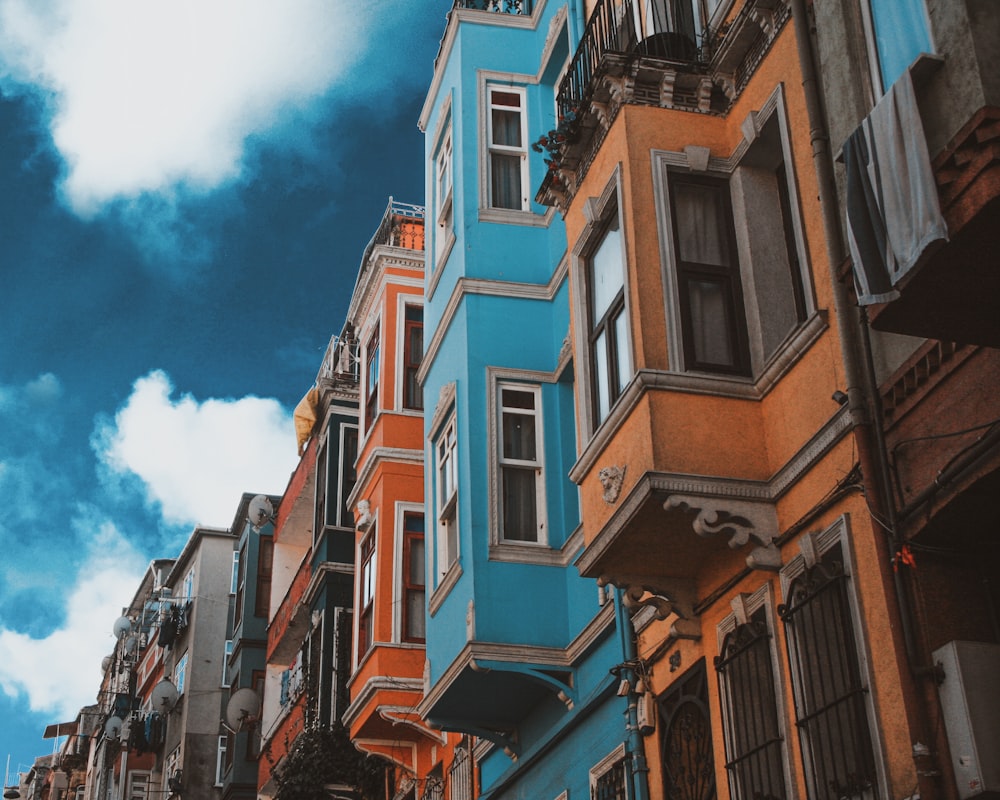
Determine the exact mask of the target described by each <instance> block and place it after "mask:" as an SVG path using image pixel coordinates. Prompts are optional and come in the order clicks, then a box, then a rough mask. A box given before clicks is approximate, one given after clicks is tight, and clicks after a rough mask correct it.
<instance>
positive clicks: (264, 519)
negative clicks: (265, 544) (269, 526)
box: [247, 494, 274, 533]
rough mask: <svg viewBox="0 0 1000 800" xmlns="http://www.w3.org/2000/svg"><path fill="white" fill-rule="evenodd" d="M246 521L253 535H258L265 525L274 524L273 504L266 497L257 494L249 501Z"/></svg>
mask: <svg viewBox="0 0 1000 800" xmlns="http://www.w3.org/2000/svg"><path fill="white" fill-rule="evenodd" d="M247 521H249V523H250V527H251V528H253V532H254V533H260V529H261V528H263V527H264V525H265V523H268V522H274V504H273V503H272V502H271V500H270V498H269V497H268V496H267V495H264V494H259V495H257V496H256V497H254V498H253V500H251V501H250V505H249V506H248V508H247Z"/></svg>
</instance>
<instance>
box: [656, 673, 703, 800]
mask: <svg viewBox="0 0 1000 800" xmlns="http://www.w3.org/2000/svg"><path fill="white" fill-rule="evenodd" d="M707 683H708V682H707V680H706V671H705V661H704V659H703V660H701V661H699V662H698V664H696V665H695V666H694V667H692V668H691V669H689V670H688V671H687V672H686V673H685V674H684V676H683V677H681V678H680V679H679V680H677V681H676V682H674V684H673V685H672V686H671V687H670V689H669V690H668V691H667V692H666V694H664V695H663V696H662V697H661V698H659V711H660V723H661V724H660V737H661V738H660V748H661V751H660V754H661V763H662V765H663V788H664V792H665V794H666V797H667V798H669V800H715V795H716V793H715V757H714V755H713V753H712V726H711V723H710V721H709V716H708V686H707Z"/></svg>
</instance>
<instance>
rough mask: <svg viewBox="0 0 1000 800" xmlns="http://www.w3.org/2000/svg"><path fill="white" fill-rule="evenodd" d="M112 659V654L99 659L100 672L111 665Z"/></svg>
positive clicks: (106, 669) (105, 670)
mask: <svg viewBox="0 0 1000 800" xmlns="http://www.w3.org/2000/svg"><path fill="white" fill-rule="evenodd" d="M114 660H115V659H114V657H113V656H104V658H102V659H101V672H107V671H108V667H110V666H111V662H112V661H114Z"/></svg>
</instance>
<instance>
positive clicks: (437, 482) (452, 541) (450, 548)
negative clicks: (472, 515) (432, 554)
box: [433, 410, 460, 585]
mask: <svg viewBox="0 0 1000 800" xmlns="http://www.w3.org/2000/svg"><path fill="white" fill-rule="evenodd" d="M433 448H434V510H435V520H436V527H437V537H436V538H437V548H436V552H437V570H435V576H436V583H437V585H440V584H441V583H442V582H443V578H444V576H445V575H447V574H448V572H450V571H451V569H452V567H454V565H455V564H457V563H458V562H459V556H460V544H459V540H460V531H459V520H458V487H459V477H458V418H457V414H456V413H455V412H454V410H453V411H452V412H451V414H450V416H449V417H448V419H447V420H446V421H445V423H444V424H443V425H442V426H441V428H440V429H439V431H438V434H437V436H435V437H434V439H433ZM443 454H444V455H443Z"/></svg>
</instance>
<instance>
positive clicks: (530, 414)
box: [500, 386, 542, 542]
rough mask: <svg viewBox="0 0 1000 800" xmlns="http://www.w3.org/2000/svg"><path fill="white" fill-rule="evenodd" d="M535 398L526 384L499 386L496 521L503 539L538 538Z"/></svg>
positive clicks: (537, 455)
mask: <svg viewBox="0 0 1000 800" xmlns="http://www.w3.org/2000/svg"><path fill="white" fill-rule="evenodd" d="M539 399H540V398H539V395H538V393H537V392H536V391H533V390H532V389H530V388H527V387H526V388H525V389H516V388H513V387H510V386H501V387H500V478H501V480H500V484H501V485H500V489H501V492H500V493H501V512H502V514H501V516H502V520H501V523H500V524H501V538H502V539H504V540H505V541H515V542H537V541H538V540H539V497H538V495H539V485H540V483H541V477H542V476H541V472H542V464H541V459H540V455H541V454H540V453H539V452H538V451H539V447H538V428H539V426H538V413H539V409H538V408H537V405H538V400H539Z"/></svg>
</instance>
